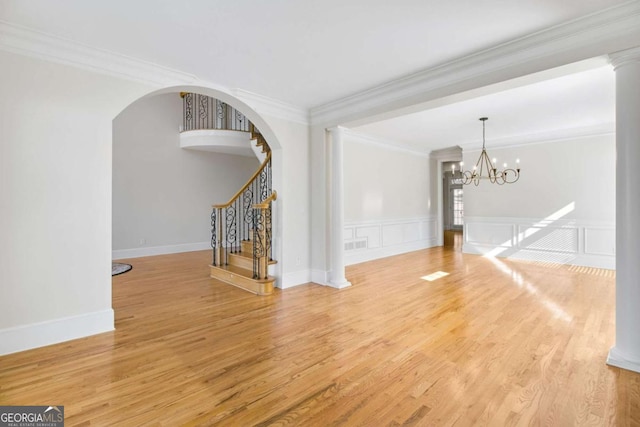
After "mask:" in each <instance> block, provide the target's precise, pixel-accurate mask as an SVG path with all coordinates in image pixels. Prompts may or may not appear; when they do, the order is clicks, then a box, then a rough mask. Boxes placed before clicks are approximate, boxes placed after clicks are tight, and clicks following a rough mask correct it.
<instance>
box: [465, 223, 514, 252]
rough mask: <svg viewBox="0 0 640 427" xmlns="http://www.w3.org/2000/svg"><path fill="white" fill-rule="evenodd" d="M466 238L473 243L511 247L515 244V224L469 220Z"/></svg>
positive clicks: (466, 226) (467, 241) (466, 225)
mask: <svg viewBox="0 0 640 427" xmlns="http://www.w3.org/2000/svg"><path fill="white" fill-rule="evenodd" d="M464 240H465V242H466V243H470V244H473V245H491V246H500V247H511V246H513V244H514V241H515V238H514V227H513V224H509V223H504V224H495V223H473V222H467V223H466V224H465V230H464Z"/></svg>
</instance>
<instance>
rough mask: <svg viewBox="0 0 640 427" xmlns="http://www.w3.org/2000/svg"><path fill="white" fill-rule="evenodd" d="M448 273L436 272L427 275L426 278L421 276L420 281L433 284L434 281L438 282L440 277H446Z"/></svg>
mask: <svg viewBox="0 0 640 427" xmlns="http://www.w3.org/2000/svg"><path fill="white" fill-rule="evenodd" d="M448 275H449V273H446V272H444V271H436V272H435V273H431V274H429V275H426V276H422V277H421V279H422V280H426V281H428V282H433V281H434V280H438V279H440V278H442V277H445V276H448Z"/></svg>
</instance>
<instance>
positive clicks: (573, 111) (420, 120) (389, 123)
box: [353, 61, 615, 153]
mask: <svg viewBox="0 0 640 427" xmlns="http://www.w3.org/2000/svg"><path fill="white" fill-rule="evenodd" d="M590 62H592V63H593V64H594V65H599V66H598V67H597V68H594V69H590V70H587V71H582V72H578V73H574V74H569V75H564V76H561V77H556V78H553V79H549V80H543V81H540V82H537V83H532V84H526V85H523V86H520V87H516V88H512V89H507V90H503V91H499V92H495V93H492V94H490V95H485V96H480V97H476V98H472V99H469V100H466V101H461V102H457V103H454V104H449V105H445V106H442V107H438V108H433V109H430V110H426V111H421V112H418V113H414V114H409V115H405V116H401V117H397V118H394V119H389V120H384V121H380V122H376V123H372V124H369V125H365V126H360V127H357V128H353V130H354V131H355V132H357V133H361V134H364V135H368V136H373V137H374V138H376V139H379V140H380V142H382V143H388V144H393V145H398V146H401V147H404V148H407V149H410V150H413V151H421V152H426V153H428V152H430V151H431V150H438V149H442V148H448V147H452V146H455V145H459V146H463V147H465V148H474V147H475V148H478V149H479V148H480V147H481V146H482V123H481V122H480V121H478V119H479V118H480V117H488V118H489V120H488V121H487V122H486V127H487V130H486V140H487V147H491V146H499V145H516V144H521V143H526V142H531V141H541V140H543V141H544V140H553V139H558V138H563V137H566V136H569V135H581V134H593V133H603V132H611V131H613V130H614V126H615V75H614V71H613V68H612V67H611V66H609V65H604V66H602V65H601V63H602V62H604V61H590ZM534 77H535V76H534Z"/></svg>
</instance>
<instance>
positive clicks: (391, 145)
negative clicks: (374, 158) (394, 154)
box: [342, 128, 429, 157]
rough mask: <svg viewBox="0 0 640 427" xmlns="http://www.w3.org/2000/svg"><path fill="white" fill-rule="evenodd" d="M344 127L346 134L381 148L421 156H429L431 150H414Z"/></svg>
mask: <svg viewBox="0 0 640 427" xmlns="http://www.w3.org/2000/svg"><path fill="white" fill-rule="evenodd" d="M342 129H344V135H345V136H348V137H351V138H353V139H355V140H357V141H358V142H360V143H363V144H367V145H373V146H375V147H379V148H383V149H385V150H390V151H398V152H401V153H405V154H411V155H413V156H420V157H429V152H427V151H418V150H413V149H411V148H407V147H404V146H401V145H398V143H396V142H393V141H388V140H384V139H380V138H374V137H372V136H369V135H366V134H363V133H360V132H355V131H353V130H351V129H347V128H342Z"/></svg>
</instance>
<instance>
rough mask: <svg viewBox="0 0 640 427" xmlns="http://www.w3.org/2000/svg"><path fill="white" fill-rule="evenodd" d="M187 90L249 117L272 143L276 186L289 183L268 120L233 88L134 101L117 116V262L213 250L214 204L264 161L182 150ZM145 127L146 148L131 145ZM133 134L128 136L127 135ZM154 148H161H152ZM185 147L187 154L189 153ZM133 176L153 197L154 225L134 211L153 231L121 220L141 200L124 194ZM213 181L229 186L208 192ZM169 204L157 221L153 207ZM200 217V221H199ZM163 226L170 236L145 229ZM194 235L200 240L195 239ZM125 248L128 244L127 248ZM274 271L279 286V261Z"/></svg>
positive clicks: (276, 246)
mask: <svg viewBox="0 0 640 427" xmlns="http://www.w3.org/2000/svg"><path fill="white" fill-rule="evenodd" d="M181 92H190V93H198V94H201V95H206V96H208V97H212V98H216V99H218V100H220V101H222V102H224V103H226V104H228V105H230V106H231V107H233V108H235V109H236V110H238V111H239V112H241V113H242V114H243V115H244V116H246V118H247V119H248V120H250V122H251V123H252V124H254V125H255V126H256V128H258V129H259V130H260V133H261V134H262V136H264V138H265V139H266V140H267V142H268V144H269V146H270V147H271V150H272V156H271V157H272V164H273V166H272V172H271V175H272V185H273V188H274V189H277V188H279V186H280V183H281V182H282V179H281V170H282V168H281V158H282V157H281V150H282V149H281V145H280V143H279V141H278V139H277V138H276V136H275V134H274V132H273V131H272V129H271V128H270V126H269V125H268V124H267V123H266V122H265V120H264V119H263V118H262V117H261V116H260V115H259V114H257V113H256V112H255V111H254V110H253V109H252V108H251V107H249V106H248V105H246V104H245V103H243V102H242V101H240V100H238V99H236V98H235V97H233V96H231V95H229V94H227V93H224V92H221V91H219V90H215V89H211V88H207V87H202V86H174V87H168V88H163V89H160V90H156V91H153V92H151V93H148V94H146V95H144V96H142V97H140V98H138V99H137V100H135V101H133V102H131V103H130V104H129V105H128V106H127V107H126V108H124V109H123V110H122V111H121V112H120V114H118V116H116V118H114V120H113V135H112V152H113V163H112V181H113V186H112V199H113V205H112V210H113V216H112V224H113V226H112V241H113V251H112V255H113V258H114V259H117V258H123V257H125V258H126V257H131V258H133V257H135V256H149V255H156V254H168V253H178V252H187V251H193V250H204V249H208V250H211V246H210V242H211V234H210V232H211V224H210V219H209V218H210V215H211V205H212V204H214V203H221V202H225V201H226V200H227V199H228V198H229V197H230V195H233V194H234V193H235V192H236V191H237V190H238V189H239V188H240V187H241V186H242V185H243V184H244V183H245V182H246V180H247V178H248V177H250V176H251V174H253V173H254V172H255V170H256V168H257V167H258V166H259V165H260V163H259V162H258V161H257V160H256V159H255V158H253V159H252V158H247V157H241V156H237V155H233V154H219V153H208V152H193V151H191V150H183V151H182V152H181V149H180V146H179V144H178V143H177V142H176V141H178V139H179V126H178V125H179V124H180V123H182V120H183V118H182V99H181V98H180V97H179V94H180V93H181ZM154 115H166V117H165V118H162V117H153V116H154ZM171 115H173V116H171ZM149 116H151V117H149ZM169 116H171V117H169ZM140 117H141V118H143V119H149V120H150V122H149V123H151V125H150V124H149V123H147V124H146V129H143V130H142V131H141V130H140V127H141V126H140V124H139V123H135V121H136V120H137V119H138V118H140ZM154 121H155V122H154ZM132 122H133V123H132ZM153 123H155V124H153ZM143 127H144V126H143ZM158 128H161V129H158ZM140 132H143V133H144V132H147V133H146V135H144V137H145V138H146V139H147V142H146V148H145V144H141V146H140V147H133V149H131V150H130V147H128V146H127V142H131V139H135V138H138V137H140V136H141V135H140ZM163 132H164V133H165V134H166V133H171V135H169V136H167V137H166V138H165V139H164V140H162V139H163V137H162V135H163ZM127 133H129V135H126V134H127ZM165 136H166V135H165ZM123 139H124V140H123ZM150 140H156V141H155V142H154V141H150ZM154 143H158V144H161V145H163V146H164V148H163V149H159V148H156V147H153V144H154ZM152 150H155V151H153V152H150V151H152ZM185 151H186V154H185V153H184V152H185ZM172 153H173V154H172ZM129 155H130V156H131V158H130V159H128V160H126V161H125V160H123V159H125V158H126V156H129ZM171 156H179V157H180V158H179V159H175V158H171ZM207 162H208V163H207ZM123 164H124V165H126V168H124V169H126V170H120V169H119V168H120V166H121V165H123ZM154 168H155V169H154ZM206 168H210V169H211V170H207V169H206ZM150 170H155V176H156V179H158V180H159V181H162V182H157V183H155V182H153V181H154V178H153V177H150V176H147V175H149V174H148V171H150ZM124 172H126V174H125V173H124ZM132 180H139V182H137V183H136V187H137V188H138V193H139V194H142V193H143V190H147V191H148V192H149V193H151V194H150V195H149V197H148V198H149V199H150V200H147V201H146V204H145V206H144V209H143V210H145V211H146V214H147V215H150V216H151V217H148V218H149V220H148V221H147V223H144V221H145V219H144V216H143V215H142V212H137V213H136V214H135V215H136V222H137V223H138V225H140V228H141V229H144V230H146V231H140V230H134V226H135V224H133V225H132V226H131V227H127V226H123V224H122V223H121V222H122V221H126V220H127V215H126V212H125V211H128V213H129V216H131V215H132V213H133V212H134V211H135V209H136V204H137V203H138V201H137V200H134V197H132V196H131V195H130V194H122V193H123V191H121V190H122V188H123V187H124V186H125V185H131V184H132ZM172 180H178V181H180V182H179V183H176V182H172ZM181 186H182V190H181ZM206 186H210V187H215V186H224V187H225V190H224V191H217V192H216V191H212V192H207V190H206V188H205V187H206ZM167 187H170V189H167ZM211 194H213V195H211ZM145 197H146V196H145ZM196 198H197V200H196ZM127 203H131V204H132V206H128V207H127V209H123V206H125V205H126V204H127ZM190 203H192V204H197V205H198V207H197V208H194V207H193V206H192V207H191V209H185V206H183V205H185V204H190ZM278 203H279V202H278ZM162 209H166V212H162V215H157V217H158V218H153V214H154V212H160V211H161V210H162ZM123 212H124V213H123ZM280 212H282V210H281V209H278V208H277V204H274V209H273V218H272V221H273V242H274V243H273V247H272V252H273V258H274V259H278V258H280V254H281V245H280V241H281V235H282V227H281V224H282V220H281V214H280ZM182 215H187V216H188V218H184V217H182ZM172 221H175V224H171V222H172ZM194 222H197V223H198V224H197V225H194V224H193V223H194ZM163 226H165V228H166V229H167V230H162V231H166V232H165V233H164V235H163V239H164V240H163V241H161V242H153V241H150V239H149V238H148V237H147V236H146V234H148V233H151V234H154V233H155V230H158V229H159V228H162V227H163ZM169 229H172V230H174V231H175V233H173V234H172V233H171V232H168V231H169ZM176 233H177V234H180V236H181V238H182V241H180V239H179V238H177V237H176ZM185 235H190V236H191V237H189V238H186V239H185V238H184V236H185ZM195 235H198V236H200V237H193V236H195ZM189 239H190V240H189ZM194 239H196V240H194ZM123 241H126V243H122V242H123ZM127 247H128V249H127ZM123 248H125V249H124V250H123ZM136 248H137V249H136ZM272 274H273V275H274V276H275V277H276V278H277V279H278V282H276V286H279V281H280V278H281V277H282V273H281V267H280V266H279V265H278V264H276V265H274V266H273V267H272Z"/></svg>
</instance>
